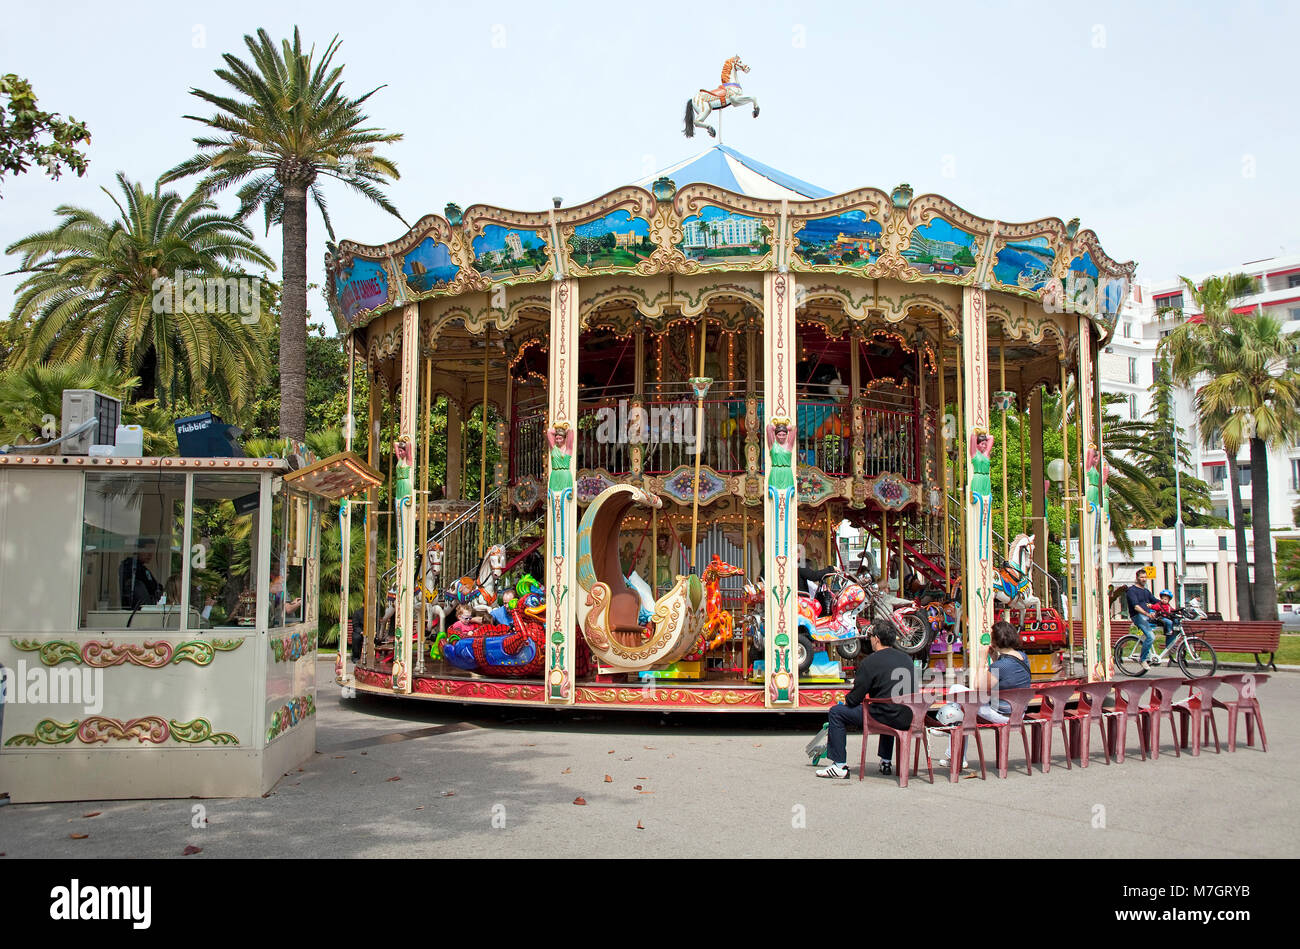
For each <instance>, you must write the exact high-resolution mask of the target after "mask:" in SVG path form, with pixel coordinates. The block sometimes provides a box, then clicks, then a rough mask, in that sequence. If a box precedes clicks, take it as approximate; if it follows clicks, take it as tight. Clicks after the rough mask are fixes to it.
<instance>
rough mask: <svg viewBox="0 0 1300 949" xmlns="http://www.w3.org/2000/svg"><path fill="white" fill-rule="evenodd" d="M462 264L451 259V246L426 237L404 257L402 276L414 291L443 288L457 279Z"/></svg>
mask: <svg viewBox="0 0 1300 949" xmlns="http://www.w3.org/2000/svg"><path fill="white" fill-rule="evenodd" d="M458 273H460V266H459V265H458V264H456V263H455V262H454V261H453V260H452V259H451V248H449V247H448V246H447V245H446V244H443V243H440V242H438V241H435V240H434V239H433V238H432V237H426V238H425V239H424V240H422V241H420V243H419V244H417V245H416V247H415V249H414V250H412V251H410V252H409V253H407V254H406V255H405V256H404V257H402V276H403V277H404V278H405V279H406V286H407V288H408V289H409V290H410V291H411V292H412V293H417V294H418V293H428V292H429V291H430V290H442V289H445V288H446V287H447V285H448V284H450V283H451V282H452V281H453V280H455V279H456V274H458Z"/></svg>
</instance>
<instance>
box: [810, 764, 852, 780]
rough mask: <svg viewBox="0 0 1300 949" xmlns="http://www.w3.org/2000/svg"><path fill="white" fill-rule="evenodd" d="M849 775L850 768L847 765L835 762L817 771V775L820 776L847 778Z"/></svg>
mask: <svg viewBox="0 0 1300 949" xmlns="http://www.w3.org/2000/svg"><path fill="white" fill-rule="evenodd" d="M848 776H849V769H848V768H847V767H846V766H845V765H842V764H835V763H834V762H831V763H830V764H829V765H827V766H826V767H825V768H819V769H818V771H817V777H819V778H847V777H848Z"/></svg>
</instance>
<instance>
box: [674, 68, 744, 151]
mask: <svg viewBox="0 0 1300 949" xmlns="http://www.w3.org/2000/svg"><path fill="white" fill-rule="evenodd" d="M735 70H740V71H741V72H749V67H748V66H746V65H745V64H744V63H742V62H741V61H740V57H739V56H732V57H731V58H730V59H729V60H727V61H726V62H725V63H723V64H722V84H721V85H719V86H718V88H716V89H701V90H700V91H699V92H698V93H696V94H695V98H693V99H687V100H686V137H687V138H694V137H695V129H696V128H697V127H698V128H703V129H708V130H709V135H710V136H711V137H712V138H717V137H718V131H717V129H715V128H714V127H713V126H712V125H709V124H708V123H706V122H705V119H707V118H708V117H709V115H710V113H712V112H713V111H714V110H715V109H725V108H726V107H727V106H729V105H736V106H738V105H740V104H741V103H742V102H748V103H750V104H751V105H752V106H753V107H754V118H758V99H756V98H755V97H753V96H747V95H744V94H743V90H742V89H741V88H740V83H737V82H732V81H731V74H732V72H733V71H735Z"/></svg>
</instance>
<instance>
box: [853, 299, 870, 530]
mask: <svg viewBox="0 0 1300 949" xmlns="http://www.w3.org/2000/svg"><path fill="white" fill-rule="evenodd" d="M861 339H862V336H861V330H859V329H858V324H857V323H854V324H853V328H852V329H851V330H850V331H849V352H851V353H852V354H853V355H852V356H851V357H849V405H850V406H852V408H851V410H850V411H852V413H853V416H852V419H853V421H852V425H853V428H852V429H851V431H852V434H853V442H852V448H851V451H852V455H851V458H852V460H853V479H852V481H851V482H850V486H851V488H852V491H851V492H850V494H849V497H851V498H853V499H854V501H853V503H854V504H857V503H859V502H858V501H857V500H856V499H857V498H858V491H859V490H861V491H862V496H863V497H865V496H866V490H865V488H861V489H860V488H859V485H863V484H864V482H865V481H866V477H867V442H866V435H867V432H866V420H865V419H864V418H863V417H862V365H861V357H860V355H859V354H860V352H861V342H860V341H861Z"/></svg>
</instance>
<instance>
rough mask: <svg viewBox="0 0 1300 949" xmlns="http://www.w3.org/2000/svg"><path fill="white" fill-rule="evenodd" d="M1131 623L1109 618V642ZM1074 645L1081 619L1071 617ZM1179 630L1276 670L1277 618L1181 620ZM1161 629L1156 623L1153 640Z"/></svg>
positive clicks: (1260, 666)
mask: <svg viewBox="0 0 1300 949" xmlns="http://www.w3.org/2000/svg"><path fill="white" fill-rule="evenodd" d="M1131 625H1132V624H1130V623H1129V621H1128V619H1127V618H1126V619H1122V620H1117V619H1111V621H1110V635H1111V642H1112V643H1113V642H1114V641H1115V640H1116V639H1119V637H1120V636H1123V635H1125V634H1126V633H1128V632H1129V627H1130V626H1131ZM1070 626H1071V627H1072V628H1073V629H1074V645H1075V648H1080V647H1081V646H1082V644H1083V621H1082V620H1073V621H1072V622H1071V623H1070ZM1183 629H1184V630H1185V631H1186V633H1187V635H1188V636H1199V637H1200V638H1201V639H1204V640H1205V641H1206V642H1207V643H1209V644H1210V645H1211V646H1213V647H1214V649H1215V651H1216V652H1249V653H1253V654H1254V656H1255V668H1257V669H1266V668H1267V669H1274V670H1276V669H1277V662H1276V657H1277V650H1278V646H1279V645H1280V644H1281V641H1282V621H1281V620H1203V619H1201V620H1190V619H1189V620H1184V621H1183ZM1163 632H1164V630H1163V629H1162V628H1161V627H1159V626H1157V627H1156V637H1157V642H1158V641H1159V637H1160V636H1161V635H1162V633H1163ZM1263 653H1268V662H1267V663H1265V662H1262V661H1261V660H1260V658H1259V657H1260V655H1262V654H1263Z"/></svg>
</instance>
